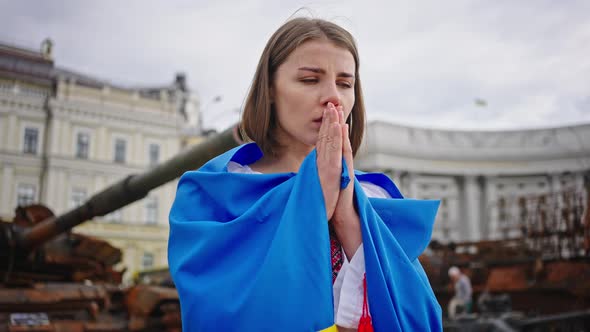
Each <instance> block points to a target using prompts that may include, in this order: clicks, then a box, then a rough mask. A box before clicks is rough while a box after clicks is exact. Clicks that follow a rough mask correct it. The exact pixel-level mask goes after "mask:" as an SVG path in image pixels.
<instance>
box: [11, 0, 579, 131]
mask: <svg viewBox="0 0 590 332" xmlns="http://www.w3.org/2000/svg"><path fill="white" fill-rule="evenodd" d="M302 7H304V8H306V9H304V10H300V11H298V14H296V15H299V16H314V17H320V18H324V19H329V20H331V21H334V22H336V23H338V24H340V25H342V26H344V27H345V28H347V29H348V30H349V31H351V32H352V34H353V35H354V36H355V38H356V39H357V42H358V45H359V49H360V56H361V77H362V80H363V88H364V91H365V97H366V105H367V111H368V118H369V120H376V119H381V120H388V121H393V122H397V123H403V124H409V125H415V126H421V127H434V128H460V129H509V128H510V129H512V128H536V127H551V126H556V125H567V124H575V123H590V19H589V17H590V1H588V0H579V1H576V0H564V1H552V0H535V1H533V0H528V1H512V0H494V1H491V0H488V1H467V0H456V1H437V0H432V1H382V2H372V1H358V0H357V1H344V0H342V1H325V2H324V1H316V2H304V1H269V0H241V1H229V0H216V1H213V0H194V1H188V0H178V1H164V0H162V1H145V0H142V1H114V0H101V1H93V2H90V1H75V0H71V1H41V0H39V1H29V0H20V1H8V0H0V9H1V10H0V41H1V42H8V43H10V44H16V45H19V46H24V47H27V48H32V49H37V48H38V46H39V45H40V43H41V41H42V40H43V39H44V38H46V37H50V38H52V39H53V41H54V43H55V47H54V54H55V55H54V58H55V60H56V63H57V65H58V66H61V67H65V68H68V69H71V70H75V71H78V72H81V73H85V74H89V75H91V76H95V77H97V78H100V79H104V80H107V81H110V82H112V83H114V84H117V85H123V86H149V85H163V84H167V83H169V82H171V81H172V79H173V77H174V75H175V73H176V72H179V71H182V72H185V73H186V74H187V76H188V80H189V84H190V85H191V87H192V88H193V89H194V90H195V91H196V92H197V93H198V95H199V96H200V98H201V100H202V105H203V107H204V113H205V121H206V125H208V126H211V127H217V128H219V129H222V128H223V127H224V126H227V125H229V124H231V123H232V122H235V121H237V119H238V115H237V112H235V110H236V109H239V108H240V106H241V104H242V102H243V99H244V97H245V95H246V93H247V90H248V87H249V84H250V81H251V79H252V75H253V73H254V69H255V66H256V64H257V61H258V57H259V56H260V54H261V52H262V49H263V47H264V45H265V43H266V41H267V39H268V38H269V37H270V35H271V34H272V33H273V32H274V30H276V29H277V28H278V27H279V26H280V25H281V24H282V23H283V22H285V21H286V20H287V19H288V18H289V17H290V16H291V15H293V14H294V13H295V12H296V11H297V10H298V9H300V8H302ZM218 95H221V96H223V98H222V100H221V101H220V102H214V101H213V100H214V99H215V97H216V96H218ZM478 99H481V100H484V101H485V106H482V105H478V103H477V102H476V100H478ZM479 104H482V103H479Z"/></svg>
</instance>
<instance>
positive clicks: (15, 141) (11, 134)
mask: <svg viewBox="0 0 590 332" xmlns="http://www.w3.org/2000/svg"><path fill="white" fill-rule="evenodd" d="M6 129H7V130H6V134H5V136H4V138H5V140H4V142H6V143H5V144H6V150H7V151H18V149H19V148H20V147H21V146H22V144H19V142H21V140H22V139H23V138H22V137H19V135H20V133H19V131H18V128H17V121H16V115H15V114H9V115H8V123H7V128H6Z"/></svg>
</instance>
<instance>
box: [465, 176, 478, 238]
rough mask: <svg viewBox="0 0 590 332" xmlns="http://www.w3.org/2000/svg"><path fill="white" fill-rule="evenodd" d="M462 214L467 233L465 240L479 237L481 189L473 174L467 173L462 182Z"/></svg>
mask: <svg viewBox="0 0 590 332" xmlns="http://www.w3.org/2000/svg"><path fill="white" fill-rule="evenodd" d="M463 194H464V195H463V197H464V204H465V206H464V211H465V213H464V216H465V219H464V221H463V223H464V226H466V227H465V228H466V229H467V234H464V235H466V238H465V240H469V241H476V240H479V239H481V235H482V234H481V222H482V220H481V213H480V200H481V191H480V188H479V185H478V183H477V178H476V177H475V176H474V175H467V176H465V178H464V183H463Z"/></svg>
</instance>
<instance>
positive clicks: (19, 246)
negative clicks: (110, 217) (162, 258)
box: [0, 127, 241, 332]
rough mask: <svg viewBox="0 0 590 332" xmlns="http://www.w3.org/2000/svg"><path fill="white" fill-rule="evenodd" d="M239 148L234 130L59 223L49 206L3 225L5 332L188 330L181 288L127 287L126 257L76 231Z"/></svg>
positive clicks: (0, 310) (24, 211) (0, 303)
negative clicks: (124, 277) (123, 263)
mask: <svg viewBox="0 0 590 332" xmlns="http://www.w3.org/2000/svg"><path fill="white" fill-rule="evenodd" d="M238 142H241V141H240V139H239V135H238V131H237V127H232V128H230V129H228V130H226V131H224V132H222V133H220V134H217V135H215V136H213V137H211V138H209V139H207V140H205V141H203V142H202V143H200V144H198V145H196V146H193V147H192V148H189V149H187V150H185V151H184V152H182V153H180V154H178V155H177V156H175V157H174V158H172V159H170V160H168V161H167V162H165V163H163V164H161V165H159V166H157V167H155V168H153V169H151V170H149V171H147V172H145V173H142V174H137V175H130V176H128V177H127V178H125V179H123V180H121V181H120V182H118V183H116V184H114V185H112V186H110V187H107V188H106V189H104V190H103V191H101V192H99V193H97V194H95V195H94V196H92V197H91V198H90V199H88V200H87V201H86V202H85V203H83V204H82V205H81V206H79V207H77V208H75V209H72V210H70V211H68V212H66V213H64V214H62V215H59V216H55V215H54V214H53V212H52V211H51V210H50V209H49V208H47V207H45V206H43V205H30V206H26V207H17V208H16V211H15V212H16V213H15V217H14V219H13V220H12V221H11V222H8V221H0V331H61V332H83V331H94V332H98V331H101V332H107V331H113V332H114V331H143V332H148V331H181V330H182V328H181V321H180V304H179V300H178V294H177V292H176V290H175V289H174V288H172V287H165V286H166V285H162V286H158V285H153V284H147V285H146V284H136V285H133V286H129V287H125V286H122V285H121V281H122V275H123V273H124V272H125V271H117V270H115V268H114V266H115V264H117V263H119V262H120V261H121V257H122V252H121V250H120V249H118V248H115V247H113V246H111V245H110V244H109V243H108V242H106V241H104V240H101V239H97V238H93V237H90V236H85V235H80V234H75V233H72V232H71V230H72V228H74V227H75V226H76V225H79V224H81V223H83V222H85V221H88V220H92V219H93V218H94V217H98V216H104V215H106V214H108V213H110V212H113V211H115V210H117V209H119V208H121V207H124V206H126V205H128V204H130V203H132V202H135V201H137V200H139V199H142V198H144V197H146V195H147V194H148V192H149V191H150V190H152V189H154V188H157V187H159V186H161V185H163V184H164V183H167V182H169V181H171V180H174V179H176V178H177V177H179V176H180V175H182V174H183V173H184V172H186V171H188V170H193V169H196V168H198V167H200V166H201V165H203V164H204V163H205V162H207V161H208V160H209V159H211V158H213V157H215V156H216V155H219V154H221V153H222V152H224V151H227V150H229V149H230V148H232V147H234V146H236V145H237V144H238ZM168 286H169V285H168Z"/></svg>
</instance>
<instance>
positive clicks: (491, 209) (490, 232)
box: [482, 176, 500, 240]
mask: <svg viewBox="0 0 590 332" xmlns="http://www.w3.org/2000/svg"><path fill="white" fill-rule="evenodd" d="M495 180H496V177H492V176H488V177H486V178H485V182H484V188H485V189H484V191H485V200H484V205H483V206H484V211H483V213H482V214H483V216H484V217H485V220H486V225H487V227H486V232H485V233H486V234H485V236H484V237H485V238H487V239H490V240H492V239H498V238H499V237H500V233H499V224H498V218H499V217H498V193H497V192H496V181H495Z"/></svg>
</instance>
